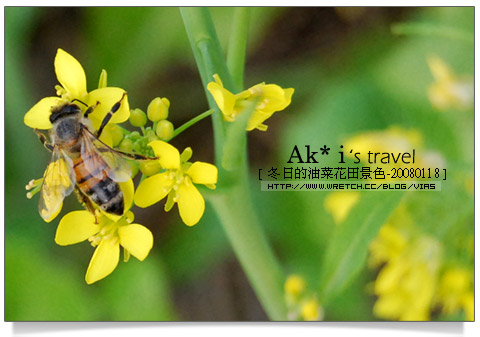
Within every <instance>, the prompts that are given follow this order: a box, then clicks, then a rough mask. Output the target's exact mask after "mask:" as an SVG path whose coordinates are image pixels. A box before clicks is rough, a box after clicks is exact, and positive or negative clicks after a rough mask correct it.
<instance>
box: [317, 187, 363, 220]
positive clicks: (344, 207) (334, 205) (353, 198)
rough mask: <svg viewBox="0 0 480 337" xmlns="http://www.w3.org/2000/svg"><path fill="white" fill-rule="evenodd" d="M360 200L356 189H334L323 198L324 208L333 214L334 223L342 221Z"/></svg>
mask: <svg viewBox="0 0 480 337" xmlns="http://www.w3.org/2000/svg"><path fill="white" fill-rule="evenodd" d="M359 200H360V193H359V192H356V191H338V192H337V191H336V192H332V193H330V194H329V195H327V197H326V198H325V201H324V205H325V209H326V210H327V211H328V212H329V213H330V214H331V215H332V216H333V220H334V221H335V223H337V224H339V223H341V222H343V221H344V220H345V219H346V218H347V216H348V214H349V213H350V210H351V209H352V208H353V206H355V204H356V203H357V202H358V201H359Z"/></svg>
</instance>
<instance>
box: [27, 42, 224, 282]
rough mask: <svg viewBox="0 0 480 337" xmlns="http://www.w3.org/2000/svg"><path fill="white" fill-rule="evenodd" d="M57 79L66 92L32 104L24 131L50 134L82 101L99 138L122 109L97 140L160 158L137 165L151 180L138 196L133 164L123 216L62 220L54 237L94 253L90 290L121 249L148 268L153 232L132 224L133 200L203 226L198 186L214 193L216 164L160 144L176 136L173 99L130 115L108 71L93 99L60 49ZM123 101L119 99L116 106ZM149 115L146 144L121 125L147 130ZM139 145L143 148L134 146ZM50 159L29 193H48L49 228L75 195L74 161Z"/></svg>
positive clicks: (123, 186) (79, 70) (94, 214)
mask: <svg viewBox="0 0 480 337" xmlns="http://www.w3.org/2000/svg"><path fill="white" fill-rule="evenodd" d="M55 72H56V75H57V79H58V81H59V82H60V84H61V85H58V86H56V90H57V95H58V97H46V98H43V99H42V100H40V101H39V102H38V103H37V104H35V105H34V106H33V107H32V108H31V109H30V110H29V111H28V112H27V113H26V115H25V117H24V122H25V124H26V125H27V126H29V127H31V128H34V129H40V130H50V129H52V127H53V125H52V123H51V121H50V115H51V113H52V108H54V107H58V106H61V105H63V104H71V103H74V102H75V101H78V102H80V104H78V106H79V108H80V109H81V110H82V112H85V111H86V110H87V108H88V107H91V106H95V109H93V111H92V112H91V113H90V114H88V120H86V119H85V120H82V123H86V125H85V127H87V128H89V129H90V130H91V131H93V130H98V128H99V127H100V125H101V123H102V121H103V119H104V118H105V116H106V115H107V114H108V113H109V111H110V109H111V108H112V106H114V105H115V104H119V103H120V106H119V107H118V110H117V111H116V112H115V113H114V114H113V115H112V117H111V119H110V120H109V121H108V124H107V125H106V127H105V129H104V132H103V133H102V135H101V137H100V140H101V141H102V142H103V143H104V144H106V145H108V146H110V147H112V146H119V148H120V149H121V150H124V151H125V150H127V152H131V151H132V150H133V151H137V150H144V148H141V146H143V145H142V144H143V143H145V145H144V147H146V146H147V145H146V141H149V143H148V146H150V148H149V151H150V152H152V153H154V154H155V156H156V157H157V158H156V159H149V160H145V161H144V163H145V164H143V163H142V165H140V168H141V170H142V172H144V173H145V174H148V175H149V177H148V178H146V179H144V180H143V181H142V182H141V184H140V185H139V187H138V189H137V191H136V193H135V190H134V185H133V182H132V178H133V176H134V175H135V174H136V172H137V171H138V168H137V164H136V163H133V164H132V162H131V161H130V162H129V164H131V165H130V166H131V168H132V170H131V171H132V172H131V173H133V175H131V177H126V179H122V180H119V183H118V185H119V188H120V190H121V192H122V196H123V204H124V210H123V213H122V215H114V214H111V213H107V212H104V211H103V210H101V209H100V208H99V207H98V205H95V204H94V205H90V208H89V210H88V211H86V210H85V211H73V212H70V213H68V214H66V215H65V216H64V217H63V218H62V219H61V220H60V224H59V226H58V228H57V232H56V236H55V242H56V243H57V244H59V245H70V244H75V243H78V242H82V241H85V240H88V241H89V242H90V243H91V245H92V246H93V247H95V252H94V254H93V256H92V258H91V260H90V264H89V266H88V269H87V273H86V276H85V280H86V282H87V283H88V284H91V283H94V282H96V281H98V280H100V279H102V278H104V277H106V276H108V275H109V274H110V273H112V272H113V270H114V269H115V268H116V266H117V265H118V262H119V255H120V247H123V251H124V256H125V259H124V260H125V262H126V261H128V259H129V256H130V255H133V256H134V257H136V258H137V259H138V260H140V261H143V260H144V259H145V258H146V257H147V256H148V254H149V252H150V250H151V249H152V246H153V235H152V233H151V231H150V230H149V229H148V228H146V227H144V226H142V225H140V224H135V223H132V222H133V219H134V215H133V213H132V212H131V210H130V209H131V208H132V206H133V201H134V200H135V204H137V205H139V206H141V207H146V206H148V205H151V204H153V203H156V202H157V201H159V200H161V199H163V198H164V197H165V196H167V195H168V200H167V203H166V206H165V209H166V210H167V211H168V210H170V209H171V208H172V207H173V205H174V203H175V202H177V203H178V206H179V211H180V216H181V218H182V220H183V221H184V222H185V223H186V224H187V225H189V226H193V225H195V224H196V223H198V221H199V220H200V219H201V217H202V215H203V213H204V210H205V202H204V199H203V197H202V195H201V194H200V192H199V191H198V189H197V188H196V187H195V185H194V184H203V185H206V186H207V187H209V188H212V189H213V188H215V184H216V183H217V176H218V173H217V168H216V167H215V166H214V165H212V164H208V163H202V162H194V163H190V162H188V160H189V159H190V157H191V155H192V150H191V149H190V148H187V149H186V150H185V151H184V152H183V153H182V154H181V155H180V154H179V152H178V150H177V149H176V148H174V147H173V146H172V145H170V144H168V143H166V142H164V141H162V140H160V139H170V138H171V137H172V134H173V125H171V123H170V122H168V121H166V118H167V116H168V108H169V106H170V102H169V101H168V99H166V98H156V99H154V100H153V101H152V102H151V103H150V105H149V107H148V110H147V114H145V113H144V112H142V111H141V110H139V109H135V110H132V112H131V111H130V108H129V105H128V98H127V96H126V93H125V90H123V89H120V88H113V87H108V86H107V73H106V71H105V70H103V71H102V73H101V75H100V80H99V88H98V89H96V90H93V91H91V92H88V91H87V88H86V76H85V71H84V70H83V67H82V66H81V64H80V63H79V62H78V61H77V60H76V59H75V58H74V57H73V56H71V55H70V54H68V53H67V52H65V51H64V50H62V49H59V50H58V52H57V55H56V57H55ZM120 98H122V99H121V100H120V101H119V99H120ZM147 115H148V118H149V119H150V120H151V121H153V122H154V123H155V124H154V125H155V130H148V131H151V132H148V131H147V132H144V133H146V134H145V135H144V137H142V136H140V135H139V133H138V132H132V133H128V131H126V130H123V129H122V128H121V127H119V126H118V125H117V123H121V122H124V121H126V120H129V119H130V121H131V123H132V125H134V126H135V125H138V126H139V127H142V128H143V125H144V124H145V121H146V118H147ZM142 131H145V130H144V129H142ZM136 140H139V141H138V142H136V143H135V141H136ZM53 141H54V140H53ZM55 146H57V145H56V144H55V143H54V144H53V147H55ZM135 146H137V148H135ZM152 150H153V151H152ZM53 151H54V153H60V154H61V157H59V158H54V159H55V160H54V161H52V162H51V163H50V164H49V166H48V167H47V170H46V171H45V172H46V173H45V174H44V177H43V178H41V179H37V180H32V181H31V182H30V183H29V184H28V185H27V186H26V188H27V190H31V191H30V192H29V193H28V194H27V196H28V197H29V198H31V197H32V196H33V195H34V194H35V193H38V192H39V191H41V190H42V189H43V190H42V192H41V193H42V197H43V198H41V203H42V207H41V208H40V211H42V209H43V211H45V210H48V212H47V213H46V214H42V217H43V218H44V220H45V221H47V222H50V221H52V220H53V219H54V218H55V217H56V216H57V215H58V214H59V213H60V211H61V208H62V204H63V198H64V197H65V196H67V195H68V194H70V193H71V192H72V190H73V189H74V188H76V187H75V185H76V181H75V174H74V173H73V172H74V171H73V164H72V163H71V162H72V159H71V158H70V157H69V155H67V154H66V153H65V151H63V150H62V149H55V148H54V149H53ZM82 151H83V150H82ZM137 152H142V151H137ZM106 162H108V160H106ZM92 174H93V173H92ZM97 175H98V173H97ZM120 181H123V182H120ZM46 189H49V190H48V192H49V193H44V191H45V190H46ZM79 193H82V192H79ZM91 207H94V209H93V210H92V209H91Z"/></svg>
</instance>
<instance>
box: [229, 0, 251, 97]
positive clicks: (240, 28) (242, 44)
mask: <svg viewBox="0 0 480 337" xmlns="http://www.w3.org/2000/svg"><path fill="white" fill-rule="evenodd" d="M249 17H250V8H249V7H237V8H235V15H234V16H233V29H232V34H231V35H230V44H229V46H228V53H227V66H228V70H229V71H230V74H231V75H232V80H233V84H234V86H235V89H236V90H237V91H241V90H242V89H243V73H244V69H245V54H246V50H247V35H248V22H249Z"/></svg>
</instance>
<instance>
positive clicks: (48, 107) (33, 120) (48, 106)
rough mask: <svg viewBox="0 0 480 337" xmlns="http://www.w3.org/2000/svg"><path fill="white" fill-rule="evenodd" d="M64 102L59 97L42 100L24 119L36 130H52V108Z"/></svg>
mask: <svg viewBox="0 0 480 337" xmlns="http://www.w3.org/2000/svg"><path fill="white" fill-rule="evenodd" d="M62 102H63V101H62V99H61V98H59V97H45V98H42V99H41V100H40V101H39V102H38V103H37V104H35V105H34V106H33V107H32V108H31V109H30V110H28V112H27V113H26V114H25V117H24V118H23V121H24V123H25V124H26V125H27V126H29V127H31V128H34V129H41V130H48V129H51V128H52V123H50V115H51V114H52V107H56V106H59V105H60V104H62Z"/></svg>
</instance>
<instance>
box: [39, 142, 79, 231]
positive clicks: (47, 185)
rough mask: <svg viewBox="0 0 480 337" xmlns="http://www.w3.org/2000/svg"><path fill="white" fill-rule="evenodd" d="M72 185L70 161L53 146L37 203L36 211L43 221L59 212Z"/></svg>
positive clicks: (72, 174)
mask: <svg viewBox="0 0 480 337" xmlns="http://www.w3.org/2000/svg"><path fill="white" fill-rule="evenodd" d="M74 186H75V171H74V170H73V168H72V161H71V159H70V158H68V157H67V156H65V155H63V154H62V152H61V150H60V149H59V148H58V147H57V146H55V147H54V148H53V151H52V159H51V161H50V163H49V164H48V166H47V169H46V170H45V173H44V175H43V184H42V190H41V191H40V200H39V203H38V211H39V213H40V216H41V217H42V218H43V219H44V220H45V221H47V222H50V221H51V220H53V218H54V217H55V216H56V215H57V214H58V212H60V209H61V208H62V204H63V199H64V198H65V197H66V196H67V195H69V194H70V193H72V191H73V188H74Z"/></svg>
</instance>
